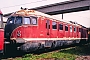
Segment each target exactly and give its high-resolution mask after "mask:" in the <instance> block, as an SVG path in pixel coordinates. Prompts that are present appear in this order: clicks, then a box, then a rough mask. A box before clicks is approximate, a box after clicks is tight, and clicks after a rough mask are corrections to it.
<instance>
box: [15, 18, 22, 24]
mask: <svg viewBox="0 0 90 60" xmlns="http://www.w3.org/2000/svg"><path fill="white" fill-rule="evenodd" d="M21 23H22V17H20V16H17V17H16V19H15V24H21Z"/></svg>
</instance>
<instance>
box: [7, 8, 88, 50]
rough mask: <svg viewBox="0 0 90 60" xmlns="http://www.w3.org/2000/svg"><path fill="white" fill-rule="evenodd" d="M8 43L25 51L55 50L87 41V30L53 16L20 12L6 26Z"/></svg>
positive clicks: (25, 11)
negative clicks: (16, 45) (47, 48)
mask: <svg viewBox="0 0 90 60" xmlns="http://www.w3.org/2000/svg"><path fill="white" fill-rule="evenodd" d="M5 39H6V41H9V42H12V43H15V44H21V45H20V46H18V47H19V48H20V49H21V50H23V51H26V52H27V51H35V50H37V49H42V48H46V47H49V48H55V47H60V46H63V45H70V44H74V43H79V42H80V41H82V40H83V41H86V40H87V32H86V28H84V27H82V26H81V25H79V24H76V23H71V22H69V21H65V20H62V19H58V18H55V17H53V16H50V15H47V14H44V13H41V12H38V11H34V10H23V9H22V10H20V11H16V12H15V13H13V14H11V16H10V17H9V18H8V21H7V24H6V26H5Z"/></svg>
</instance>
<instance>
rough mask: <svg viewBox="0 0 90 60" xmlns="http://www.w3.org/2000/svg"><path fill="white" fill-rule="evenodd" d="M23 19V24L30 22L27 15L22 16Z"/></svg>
mask: <svg viewBox="0 0 90 60" xmlns="http://www.w3.org/2000/svg"><path fill="white" fill-rule="evenodd" d="M23 19H24V21H23V24H30V21H31V20H30V18H29V17H24V18H23Z"/></svg>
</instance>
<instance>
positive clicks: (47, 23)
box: [46, 20, 50, 29]
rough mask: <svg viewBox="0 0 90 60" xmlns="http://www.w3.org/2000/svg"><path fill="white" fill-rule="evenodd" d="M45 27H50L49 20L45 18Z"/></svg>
mask: <svg viewBox="0 0 90 60" xmlns="http://www.w3.org/2000/svg"><path fill="white" fill-rule="evenodd" d="M46 28H47V29H50V21H49V20H46Z"/></svg>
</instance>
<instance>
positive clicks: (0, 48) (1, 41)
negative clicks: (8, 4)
mask: <svg viewBox="0 0 90 60" xmlns="http://www.w3.org/2000/svg"><path fill="white" fill-rule="evenodd" d="M2 22H3V16H2V12H1V11H0V55H1V54H2V53H3V50H4V30H3V28H2V26H3V23H2Z"/></svg>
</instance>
